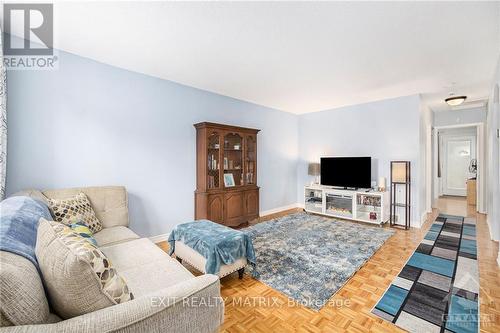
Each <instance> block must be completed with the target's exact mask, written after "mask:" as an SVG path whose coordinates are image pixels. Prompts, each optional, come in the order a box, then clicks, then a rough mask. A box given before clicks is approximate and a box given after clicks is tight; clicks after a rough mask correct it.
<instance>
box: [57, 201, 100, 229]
mask: <svg viewBox="0 0 500 333" xmlns="http://www.w3.org/2000/svg"><path fill="white" fill-rule="evenodd" d="M49 208H50V212H51V213H52V216H53V217H54V220H55V221H57V222H60V223H63V224H65V225H70V224H72V223H76V222H79V221H81V222H83V223H85V225H87V226H88V227H89V228H90V230H92V232H98V231H100V230H101V229H102V224H101V221H99V219H98V218H97V217H96V215H95V212H94V208H92V205H91V204H90V201H89V199H87V196H86V195H85V193H83V192H80V193H78V194H77V195H74V196H71V197H67V198H64V199H49Z"/></svg>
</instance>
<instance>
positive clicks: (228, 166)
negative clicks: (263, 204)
mask: <svg viewBox="0 0 500 333" xmlns="http://www.w3.org/2000/svg"><path fill="white" fill-rule="evenodd" d="M194 127H195V128H196V151H197V152H196V191H195V219H197V220H199V219H208V220H211V221H213V222H217V223H220V224H223V225H226V226H230V227H238V226H241V225H244V224H246V223H247V222H248V221H251V220H253V219H255V218H258V217H259V187H258V186H257V133H258V132H259V130H258V129H252V128H244V127H237V126H231V125H223V124H216V123H208V122H203V123H198V124H195V125H194Z"/></svg>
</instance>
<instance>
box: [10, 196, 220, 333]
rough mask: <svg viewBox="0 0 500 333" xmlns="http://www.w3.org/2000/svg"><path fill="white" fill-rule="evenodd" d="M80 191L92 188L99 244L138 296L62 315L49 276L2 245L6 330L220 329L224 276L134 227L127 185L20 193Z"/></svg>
mask: <svg viewBox="0 0 500 333" xmlns="http://www.w3.org/2000/svg"><path fill="white" fill-rule="evenodd" d="M80 192H83V193H85V194H86V195H87V197H88V199H89V201H90V203H91V204H92V207H93V208H94V211H95V213H96V216H97V218H98V219H99V220H100V221H101V223H102V225H103V229H102V230H101V231H99V232H97V233H95V234H94V238H95V239H96V241H97V243H98V247H99V248H100V249H101V251H102V252H104V254H105V255H106V256H107V257H108V258H109V259H110V261H111V263H112V265H113V266H114V267H115V269H116V270H117V272H118V273H119V274H120V275H121V276H122V277H123V278H124V279H125V280H126V282H127V285H128V287H129V288H130V290H131V291H132V292H133V293H134V299H133V300H130V301H127V302H124V303H121V304H117V305H112V306H109V307H107V308H104V309H101V310H98V311H95V312H92V313H87V314H84V315H80V316H77V317H73V318H70V319H66V320H61V319H60V318H59V316H58V315H57V313H52V312H53V311H51V307H50V299H48V298H47V297H46V293H45V292H44V287H43V283H42V281H43V278H42V277H41V276H40V274H39V273H38V270H37V269H36V268H35V266H34V265H33V263H32V262H31V261H29V260H27V259H25V258H24V257H22V256H18V255H16V254H13V253H10V252H5V251H0V288H1V289H0V325H1V326H2V328H1V329H0V331H1V332H37V333H38V332H214V331H217V330H218V328H219V326H220V325H221V324H222V323H223V319H224V304H223V302H222V299H221V297H220V284H219V278H218V277H217V276H215V275H210V274H205V275H201V276H197V277H195V276H194V275H193V274H191V273H190V272H189V271H188V270H187V269H186V268H185V267H184V266H182V265H181V264H180V263H179V262H178V261H177V260H175V259H173V258H171V257H170V256H169V255H168V254H167V253H165V252H164V251H163V250H161V249H160V248H159V247H158V246H156V245H155V244H154V243H153V242H151V241H150V240H149V239H147V238H140V237H139V236H138V235H137V234H135V233H134V232H133V231H132V230H130V229H129V228H128V225H129V218H128V202H127V192H126V190H125V188H124V187H120V186H108V187H86V188H72V189H63V190H48V191H37V190H28V191H23V192H21V193H17V194H15V195H27V196H31V197H33V198H37V199H40V200H43V201H46V200H47V198H54V199H63V198H67V197H71V196H74V195H76V194H78V193H80ZM27 318H28V319H27ZM26 321H28V322H26ZM21 322H23V325H20V323H21Z"/></svg>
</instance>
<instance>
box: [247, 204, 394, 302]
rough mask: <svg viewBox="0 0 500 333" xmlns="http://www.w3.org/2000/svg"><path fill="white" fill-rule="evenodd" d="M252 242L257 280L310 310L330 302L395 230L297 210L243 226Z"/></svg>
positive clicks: (252, 268)
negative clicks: (293, 212)
mask: <svg viewBox="0 0 500 333" xmlns="http://www.w3.org/2000/svg"><path fill="white" fill-rule="evenodd" d="M241 231H243V232H245V233H247V234H248V235H249V236H250V237H251V238H252V241H253V246H254V248H255V255H256V257H257V262H256V265H255V267H251V266H248V269H249V272H250V274H251V275H252V276H253V277H254V278H256V279H257V280H259V281H261V282H263V283H265V284H267V285H268V286H270V287H272V288H274V289H276V290H279V291H280V292H282V293H284V294H285V295H287V296H289V297H290V298H292V299H293V300H295V301H297V302H299V303H300V304H302V305H305V306H307V307H309V308H311V309H314V310H319V309H321V308H322V307H323V306H324V305H326V304H327V302H328V300H329V299H330V298H331V297H332V295H334V294H335V293H336V292H337V291H338V290H339V289H340V288H341V287H342V286H343V285H344V284H345V283H346V282H347V280H349V278H350V277H351V276H352V275H353V274H354V273H356V271H357V270H358V269H359V268H360V267H361V266H362V265H363V264H364V263H365V262H366V261H367V260H368V259H369V258H370V257H371V256H372V255H373V254H374V253H375V252H376V251H377V250H378V249H379V248H380V247H381V246H382V244H384V242H385V241H386V240H387V239H388V238H389V237H390V236H392V235H393V234H394V231H393V230H390V229H385V228H380V227H377V226H369V225H365V224H361V223H354V222H348V221H339V220H336V219H332V218H327V217H322V216H317V215H310V214H306V213H296V214H291V215H287V216H284V217H280V218H277V219H273V220H270V221H267V222H262V223H259V224H256V225H254V226H251V227H248V228H245V229H242V230H241Z"/></svg>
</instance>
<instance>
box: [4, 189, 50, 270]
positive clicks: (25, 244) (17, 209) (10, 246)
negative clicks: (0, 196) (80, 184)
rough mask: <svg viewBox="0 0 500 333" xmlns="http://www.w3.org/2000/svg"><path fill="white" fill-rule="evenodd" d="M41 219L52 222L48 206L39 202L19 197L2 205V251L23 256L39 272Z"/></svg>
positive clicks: (6, 200)
mask: <svg viewBox="0 0 500 333" xmlns="http://www.w3.org/2000/svg"><path fill="white" fill-rule="evenodd" d="M40 217H43V218H45V219H47V220H52V217H51V216H50V212H49V209H48V207H47V205H46V204H45V203H43V202H41V201H39V200H35V199H32V198H30V197H25V196H17V197H10V198H7V199H5V200H4V201H2V202H1V203H0V251H8V252H11V253H14V254H17V255H20V256H23V257H24V258H26V259H28V260H29V261H31V262H32V263H33V265H35V267H36V268H37V269H38V270H39V267H38V262H37V260H36V255H35V244H36V232H37V230H38V220H39V219H40Z"/></svg>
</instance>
